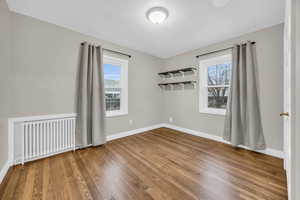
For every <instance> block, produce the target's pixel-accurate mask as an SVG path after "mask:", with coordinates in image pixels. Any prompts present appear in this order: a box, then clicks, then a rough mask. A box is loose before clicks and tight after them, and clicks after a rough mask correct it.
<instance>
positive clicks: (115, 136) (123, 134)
mask: <svg viewBox="0 0 300 200" xmlns="http://www.w3.org/2000/svg"><path fill="white" fill-rule="evenodd" d="M161 127H164V124H156V125H153V126H147V127H144V128H139V129H134V130H131V131H125V132H120V133H115V134H112V135H108V136H106V140H107V141H111V140H116V139H119V138H123V137H127V136H130V135H135V134H139V133H143V132H146V131H150V130H153V129H157V128H161Z"/></svg>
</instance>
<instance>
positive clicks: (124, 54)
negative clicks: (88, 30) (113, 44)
mask: <svg viewBox="0 0 300 200" xmlns="http://www.w3.org/2000/svg"><path fill="white" fill-rule="evenodd" d="M83 44H84V42H82V43H81V45H83ZM102 49H103V50H104V51H110V52H112V53H116V54H120V55H123V56H127V57H129V58H131V55H129V54H126V53H122V52H119V51H114V50H111V49H105V48H102Z"/></svg>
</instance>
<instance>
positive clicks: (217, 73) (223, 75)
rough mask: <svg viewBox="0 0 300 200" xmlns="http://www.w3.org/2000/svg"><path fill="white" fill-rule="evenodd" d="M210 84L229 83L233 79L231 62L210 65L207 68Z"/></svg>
mask: <svg viewBox="0 0 300 200" xmlns="http://www.w3.org/2000/svg"><path fill="white" fill-rule="evenodd" d="M207 74H208V78H207V84H208V85H229V84H230V79H231V63H224V64H218V65H213V66H209V67H208V68H207Z"/></svg>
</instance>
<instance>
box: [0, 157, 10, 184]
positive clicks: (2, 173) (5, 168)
mask: <svg viewBox="0 0 300 200" xmlns="http://www.w3.org/2000/svg"><path fill="white" fill-rule="evenodd" d="M9 168H10V162H9V161H6V163H5V164H4V166H3V167H2V169H1V171H0V184H1V183H2V181H3V179H4V177H5V175H6V173H7V172H8V169H9Z"/></svg>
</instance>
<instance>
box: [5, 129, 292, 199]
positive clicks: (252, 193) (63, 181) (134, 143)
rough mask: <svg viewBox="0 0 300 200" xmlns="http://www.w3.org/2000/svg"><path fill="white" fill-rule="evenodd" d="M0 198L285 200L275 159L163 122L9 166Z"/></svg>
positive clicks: (282, 178)
mask: <svg viewBox="0 0 300 200" xmlns="http://www.w3.org/2000/svg"><path fill="white" fill-rule="evenodd" d="M0 198H1V199H22V200H27V199H49V200H50V199H51V200H55V199H72V200H73V199H74V200H76V199H107V200H119V199H126V200H127V199H129V200H131V199H138V200H144V199H145V200H147V199H162V200H169V199H178V200H189V199H201V200H208V199H213V200H227V199H228V200H235V199H270V200H277V199H278V200H283V199H287V189H286V177H285V173H284V170H283V163H282V160H280V159H277V158H274V157H270V156H266V155H263V154H259V153H255V152H250V151H247V150H243V149H235V148H232V147H230V146H229V145H226V144H222V143H218V142H214V141H211V140H207V139H203V138H200V137H195V136H192V135H188V134H184V133H181V132H178V131H174V130H171V129H167V128H160V129H156V130H153V131H148V132H145V133H143V134H138V135H134V136H130V137H126V138H122V139H119V140H114V141H111V142H109V143H107V144H106V145H103V146H101V147H97V148H88V149H84V150H79V151H76V152H68V153H64V154H61V155H57V156H54V157H50V158H46V159H43V160H39V161H34V162H31V163H27V164H25V165H24V166H21V165H19V166H15V167H14V168H12V169H11V170H10V171H9V173H8V175H7V177H6V178H5V180H4V181H3V183H2V184H1V186H0Z"/></svg>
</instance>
